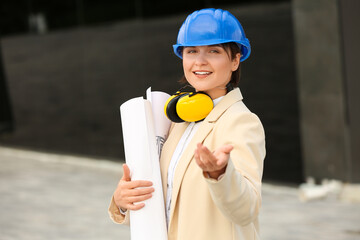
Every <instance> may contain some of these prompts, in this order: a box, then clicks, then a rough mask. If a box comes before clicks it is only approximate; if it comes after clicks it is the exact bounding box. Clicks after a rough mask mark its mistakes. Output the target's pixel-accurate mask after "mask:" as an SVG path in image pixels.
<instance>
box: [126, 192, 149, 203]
mask: <svg viewBox="0 0 360 240" xmlns="http://www.w3.org/2000/svg"><path fill="white" fill-rule="evenodd" d="M151 197H152V194H151V193H150V194H146V195H142V196H136V197H129V198H128V200H129V202H132V203H137V202H142V201H145V200H147V199H149V198H151Z"/></svg>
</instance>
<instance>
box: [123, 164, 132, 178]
mask: <svg viewBox="0 0 360 240" xmlns="http://www.w3.org/2000/svg"><path fill="white" fill-rule="evenodd" d="M123 172H124V174H123V176H122V178H121V180H124V181H131V177H130V169H129V167H128V165H126V164H123Z"/></svg>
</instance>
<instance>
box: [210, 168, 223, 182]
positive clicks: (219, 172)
mask: <svg viewBox="0 0 360 240" xmlns="http://www.w3.org/2000/svg"><path fill="white" fill-rule="evenodd" d="M225 170H226V166H225V167H224V168H222V169H220V170H217V171H212V172H206V175H207V176H208V177H209V178H212V179H215V180H217V179H218V178H219V177H220V176H221V175H222V174H224V173H225Z"/></svg>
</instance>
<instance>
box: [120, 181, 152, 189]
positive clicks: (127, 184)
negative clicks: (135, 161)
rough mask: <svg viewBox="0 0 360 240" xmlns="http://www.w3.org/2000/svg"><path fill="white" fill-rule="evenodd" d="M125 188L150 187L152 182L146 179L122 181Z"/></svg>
mask: <svg viewBox="0 0 360 240" xmlns="http://www.w3.org/2000/svg"><path fill="white" fill-rule="evenodd" d="M123 184H124V186H125V187H126V188H142V187H143V188H146V187H151V186H152V185H153V183H152V182H151V181H147V180H134V181H130V182H123Z"/></svg>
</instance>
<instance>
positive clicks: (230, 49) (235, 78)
mask: <svg viewBox="0 0 360 240" xmlns="http://www.w3.org/2000/svg"><path fill="white" fill-rule="evenodd" d="M219 46H220V47H222V48H223V49H225V51H226V53H227V54H228V56H229V57H230V58H231V60H234V59H235V58H236V54H238V53H240V55H241V50H240V48H239V46H238V45H237V44H236V43H234V42H229V43H221V44H219ZM183 49H184V48H182V50H183ZM229 54H230V55H229ZM240 66H241V64H239V67H238V69H236V70H235V71H234V72H233V73H232V74H231V79H230V84H231V85H232V86H233V87H237V85H238V84H239V82H240V76H241V68H240ZM179 83H182V84H185V83H188V81H187V80H186V77H185V76H184V75H183V76H182V78H181V79H180V80H179Z"/></svg>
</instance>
